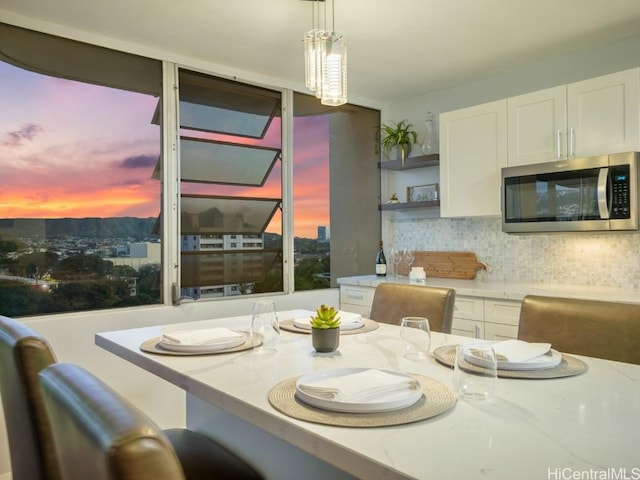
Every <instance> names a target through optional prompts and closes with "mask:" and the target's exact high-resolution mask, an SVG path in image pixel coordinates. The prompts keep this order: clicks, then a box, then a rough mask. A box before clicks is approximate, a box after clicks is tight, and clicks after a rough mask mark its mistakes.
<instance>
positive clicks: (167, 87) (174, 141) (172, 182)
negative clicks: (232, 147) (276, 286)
mask: <svg viewBox="0 0 640 480" xmlns="http://www.w3.org/2000/svg"><path fill="white" fill-rule="evenodd" d="M162 76H163V77H162V183H163V185H162V213H161V216H162V219H161V220H162V245H163V252H162V253H163V262H162V266H163V278H164V279H166V280H165V281H163V282H162V294H163V295H162V299H163V302H164V303H165V304H171V303H172V302H176V301H177V300H178V299H179V297H180V262H179V259H180V241H179V239H180V221H179V220H180V215H179V212H180V190H179V184H180V168H179V165H180V162H179V160H180V157H179V156H180V152H179V149H178V148H177V145H178V139H179V130H178V115H179V111H178V67H177V65H176V64H174V63H171V62H163V68H162Z"/></svg>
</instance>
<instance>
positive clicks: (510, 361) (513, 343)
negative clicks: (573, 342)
mask: <svg viewBox="0 0 640 480" xmlns="http://www.w3.org/2000/svg"><path fill="white" fill-rule="evenodd" d="M487 350H491V351H492V352H493V355H494V356H495V360H494V361H492V360H490V359H489V358H490V356H489V355H488V354H487ZM433 356H434V357H435V359H436V360H437V361H438V362H439V363H441V364H443V365H446V366H448V367H452V368H453V367H458V368H460V369H462V370H464V371H467V372H472V373H473V372H475V373H478V374H481V373H486V371H487V370H488V369H492V368H494V367H495V370H496V375H497V377H501V378H523V379H548V378H562V377H571V376H574V375H580V374H582V373H585V372H586V371H587V370H588V368H589V367H588V366H587V364H586V363H585V362H583V361H582V360H580V359H578V358H576V357H573V356H571V355H567V354H565V353H561V352H558V351H557V350H555V349H553V348H552V345H551V344H549V343H529V342H525V341H523V340H516V339H510V340H503V341H482V342H473V343H470V344H463V345H445V346H442V347H438V348H436V349H435V350H434V351H433ZM493 362H495V366H494V365H492V363H493Z"/></svg>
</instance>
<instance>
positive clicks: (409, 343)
mask: <svg viewBox="0 0 640 480" xmlns="http://www.w3.org/2000/svg"><path fill="white" fill-rule="evenodd" d="M400 340H401V343H402V355H403V356H404V357H405V358H408V359H409V360H423V359H426V358H427V357H428V356H429V350H430V349H431V331H430V330H429V320H428V319H426V318H424V317H404V318H403V319H402V321H401V322H400Z"/></svg>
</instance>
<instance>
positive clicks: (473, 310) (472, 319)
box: [451, 295, 484, 338]
mask: <svg viewBox="0 0 640 480" xmlns="http://www.w3.org/2000/svg"><path fill="white" fill-rule="evenodd" d="M451 333H453V334H454V335H462V336H464V337H474V338H484V299H483V298H477V297H463V296H460V295H456V303H455V308H454V310H453V325H452V326H451Z"/></svg>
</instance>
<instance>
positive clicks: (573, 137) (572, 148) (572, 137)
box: [569, 128, 576, 157]
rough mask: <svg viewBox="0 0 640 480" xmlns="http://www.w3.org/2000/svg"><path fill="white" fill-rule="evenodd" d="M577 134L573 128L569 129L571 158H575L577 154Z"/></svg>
mask: <svg viewBox="0 0 640 480" xmlns="http://www.w3.org/2000/svg"><path fill="white" fill-rule="evenodd" d="M575 144H576V133H575V131H574V130H573V128H570V129H569V156H570V157H573V156H574V155H575V154H576V148H575Z"/></svg>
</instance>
